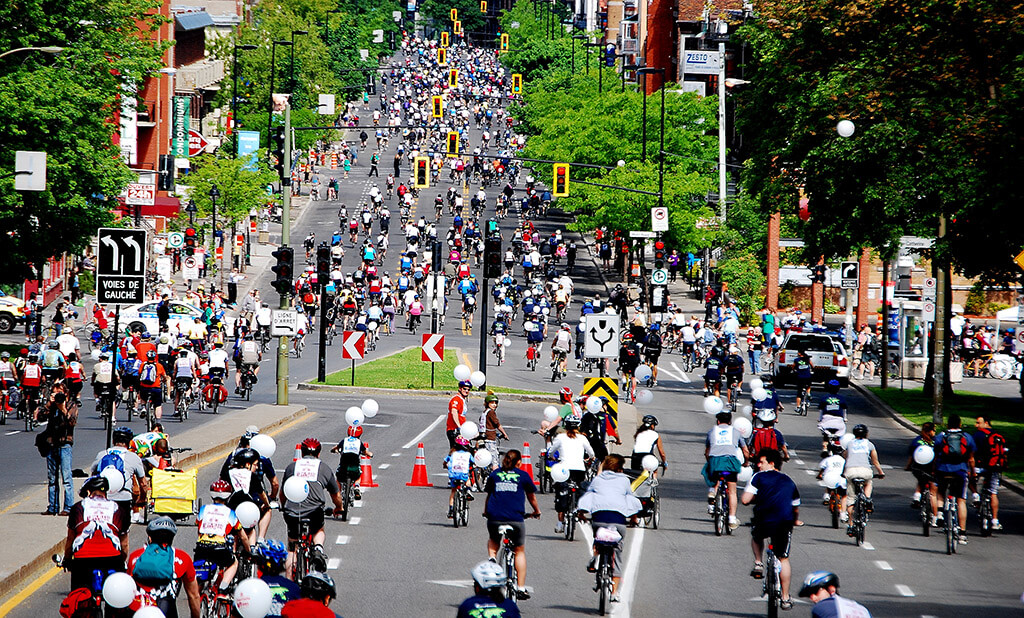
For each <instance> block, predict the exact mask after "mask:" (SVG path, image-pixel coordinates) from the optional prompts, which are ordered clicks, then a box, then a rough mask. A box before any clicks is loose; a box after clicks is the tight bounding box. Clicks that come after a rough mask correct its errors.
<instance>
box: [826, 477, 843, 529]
mask: <svg viewBox="0 0 1024 618" xmlns="http://www.w3.org/2000/svg"><path fill="white" fill-rule="evenodd" d="M826 502H827V504H828V512H829V514H830V515H831V516H832V527H833V528H835V529H836V530H838V529H839V519H840V516H841V515H842V512H843V497H842V496H840V495H839V489H838V488H836V487H832V488H830V489H829V490H828V500H827V501H826Z"/></svg>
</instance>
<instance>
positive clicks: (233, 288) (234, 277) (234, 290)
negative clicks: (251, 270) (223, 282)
mask: <svg viewBox="0 0 1024 618" xmlns="http://www.w3.org/2000/svg"><path fill="white" fill-rule="evenodd" d="M242 279H245V275H243V274H241V273H240V272H238V269H237V268H232V269H231V274H230V275H229V276H228V304H229V305H234V304H235V302H236V301H237V300H238V282H239V281H241V280H242Z"/></svg>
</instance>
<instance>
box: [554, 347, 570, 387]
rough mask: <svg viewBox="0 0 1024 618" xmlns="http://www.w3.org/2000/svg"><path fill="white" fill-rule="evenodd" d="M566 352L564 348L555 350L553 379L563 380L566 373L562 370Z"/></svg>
mask: <svg viewBox="0 0 1024 618" xmlns="http://www.w3.org/2000/svg"><path fill="white" fill-rule="evenodd" d="M565 356H566V352H565V351H564V350H558V351H556V352H555V360H554V364H553V365H552V368H551V381H552V382H554V381H556V380H561V379H562V378H564V377H565V376H566V375H568V374H567V373H566V372H565V371H562V363H564V362H565Z"/></svg>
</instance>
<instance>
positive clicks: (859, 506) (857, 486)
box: [847, 479, 870, 546]
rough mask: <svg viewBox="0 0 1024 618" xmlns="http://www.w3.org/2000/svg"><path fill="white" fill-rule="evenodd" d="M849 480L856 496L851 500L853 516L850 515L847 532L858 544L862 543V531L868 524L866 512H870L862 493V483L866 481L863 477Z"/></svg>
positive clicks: (866, 498) (867, 502)
mask: <svg viewBox="0 0 1024 618" xmlns="http://www.w3.org/2000/svg"><path fill="white" fill-rule="evenodd" d="M849 481H850V484H851V485H853V492H854V495H855V496H856V497H855V498H854V502H853V516H852V517H850V527H849V530H848V531H847V534H848V535H849V536H852V537H853V540H854V541H855V542H856V543H857V545H858V546H859V545H863V544H864V531H865V530H866V529H867V526H868V513H870V508H869V506H868V504H869V499H868V497H867V496H866V495H864V484H865V483H866V481H865V480H864V479H849Z"/></svg>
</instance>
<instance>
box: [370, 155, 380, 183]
mask: <svg viewBox="0 0 1024 618" xmlns="http://www.w3.org/2000/svg"><path fill="white" fill-rule="evenodd" d="M379 163H380V155H379V154H378V153H376V152H375V153H373V155H371V156H370V173H369V174H367V178H369V177H370V176H376V177H377V178H380V172H379V171H378V170H377V165H378V164H379Z"/></svg>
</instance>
